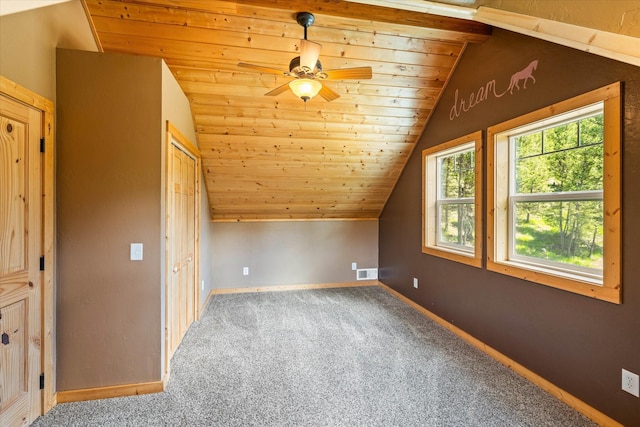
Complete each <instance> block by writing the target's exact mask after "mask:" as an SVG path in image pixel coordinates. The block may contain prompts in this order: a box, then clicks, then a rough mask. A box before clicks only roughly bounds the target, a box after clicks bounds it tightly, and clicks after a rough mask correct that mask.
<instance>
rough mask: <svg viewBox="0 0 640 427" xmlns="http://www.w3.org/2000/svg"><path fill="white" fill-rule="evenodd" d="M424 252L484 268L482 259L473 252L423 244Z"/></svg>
mask: <svg viewBox="0 0 640 427" xmlns="http://www.w3.org/2000/svg"><path fill="white" fill-rule="evenodd" d="M422 252H423V253H425V254H428V255H433V256H437V257H440V258H445V259H448V260H450V261H455V262H459V263H462V264H467V265H471V266H473V267H477V268H482V259H481V258H480V257H477V256H475V255H474V254H473V253H471V252H465V251H456V250H455V249H452V248H447V247H442V246H423V247H422Z"/></svg>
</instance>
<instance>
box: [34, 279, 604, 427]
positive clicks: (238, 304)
mask: <svg viewBox="0 0 640 427" xmlns="http://www.w3.org/2000/svg"><path fill="white" fill-rule="evenodd" d="M171 366H172V368H171V378H170V381H169V384H168V386H167V390H166V391H165V392H163V393H158V394H152V395H144V396H132V397H124V398H114V399H104V400H98V401H89V402H77V403H66V404H60V405H58V406H56V407H55V408H54V409H53V410H52V411H50V412H49V413H48V414H47V415H45V416H44V417H40V418H39V419H38V420H36V422H35V424H34V426H509V427H512V426H536V427H537V426H572V427H573V426H593V425H595V424H594V423H592V422H591V421H589V420H588V419H587V418H585V417H584V416H582V415H581V414H579V413H578V412H576V411H574V410H573V409H571V408H569V407H568V406H566V405H565V404H563V403H562V402H560V401H558V400H557V399H555V398H553V397H551V396H550V395H548V394H547V393H545V392H544V391H542V390H541V389H539V388H537V387H536V386H534V385H532V384H531V383H529V382H528V381H527V380H525V379H523V378H521V377H520V376H518V375H517V374H515V373H513V372H512V371H511V370H509V369H508V368H506V367H504V366H502V365H501V364H499V363H498V362H496V361H494V360H493V359H491V358H490V357H489V356H487V355H485V354H484V353H482V352H480V351H478V350H477V349H475V348H473V347H472V346H470V345H468V344H467V343H465V342H463V341H461V340H460V339H459V338H457V337H456V336H455V335H453V334H452V333H450V332H449V331H447V330H446V329H444V328H442V327H441V326H439V325H438V324H436V323H434V322H432V321H431V320H429V319H427V318H425V317H424V316H423V315H421V314H419V313H418V312H416V311H415V310H413V309H412V308H410V307H408V306H407V305H406V304H404V303H402V302H401V301H399V300H397V299H396V298H394V297H393V296H391V295H389V294H388V293H387V292H386V291H384V290H383V289H381V288H379V287H359V288H340V289H321V290H304V291H287V292H265V293H245V294H230V295H218V296H215V297H213V298H212V300H211V302H210V304H209V306H208V308H207V310H206V312H205V313H204V314H203V316H202V319H201V320H200V321H199V322H197V323H195V324H194V325H193V326H192V327H191V329H190V330H189V331H188V333H187V335H186V336H185V339H184V341H183V343H182V345H181V346H180V348H179V349H178V350H177V351H176V353H175V355H174V357H173V359H172V362H171Z"/></svg>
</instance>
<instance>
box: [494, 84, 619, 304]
mask: <svg viewBox="0 0 640 427" xmlns="http://www.w3.org/2000/svg"><path fill="white" fill-rule="evenodd" d="M489 137H490V140H491V141H492V143H491V144H490V149H489V156H490V160H489V161H490V165H491V166H490V169H491V170H490V171H489V176H488V184H489V194H488V203H487V210H488V215H487V218H488V219H489V223H488V227H487V236H488V242H489V245H488V248H487V251H488V254H487V255H488V259H487V268H488V269H489V270H493V271H498V272H501V273H505V274H510V275H513V276H516V277H520V278H523V279H526V280H530V281H534V282H538V283H542V284H545V285H550V286H554V287H558V288H562V289H565V290H570V291H574V292H577V293H581V294H585V295H590V296H594V297H596V298H601V299H604V300H608V301H611V302H619V299H620V272H619V268H620V267H619V265H620V261H619V258H620V157H619V155H620V154H619V153H620V97H619V85H610V86H607V87H605V88H602V89H599V90H596V91H593V92H590V93H588V94H585V95H582V96H579V97H576V98H572V99H571V100H568V101H565V102H563V103H559V104H556V105H553V106H551V107H549V108H545V109H543V110H539V111H536V112H534V113H531V114H528V115H525V116H522V117H519V118H517V119H514V120H512V121H509V122H506V123H503V124H500V125H497V126H494V127H491V128H490V129H489Z"/></svg>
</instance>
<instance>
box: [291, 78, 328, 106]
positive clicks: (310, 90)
mask: <svg viewBox="0 0 640 427" xmlns="http://www.w3.org/2000/svg"><path fill="white" fill-rule="evenodd" d="M289 87H290V88H291V92H293V93H294V94H295V95H296V96H297V97H298V98H300V99H302V100H303V101H304V102H307V101H308V100H310V99H311V98H313V97H314V96H316V95H317V94H318V92H320V89H322V83H320V82H319V81H317V80H312V79H296V80H292V81H291V82H289Z"/></svg>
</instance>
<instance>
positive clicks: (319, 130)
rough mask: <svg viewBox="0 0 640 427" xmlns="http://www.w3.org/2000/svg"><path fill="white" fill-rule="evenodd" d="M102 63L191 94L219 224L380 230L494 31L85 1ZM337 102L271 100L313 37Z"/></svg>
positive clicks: (360, 10)
mask: <svg viewBox="0 0 640 427" xmlns="http://www.w3.org/2000/svg"><path fill="white" fill-rule="evenodd" d="M86 5H87V10H88V13H89V14H90V18H91V21H92V25H93V26H94V28H95V33H96V38H97V39H98V42H99V44H100V45H101V47H102V49H103V50H104V51H105V52H124V53H129V54H137V55H146V56H154V57H161V58H163V59H164V60H165V62H166V63H167V65H168V66H169V68H170V69H171V71H172V73H173V75H174V76H175V77H176V79H177V80H178V82H179V84H180V86H181V87H182V89H183V90H184V92H185V94H186V95H187V97H188V99H189V102H190V104H191V111H192V115H193V120H194V124H195V127H196V131H197V144H198V146H199V147H200V150H201V154H202V164H203V170H204V177H205V183H206V188H207V192H208V200H209V206H210V213H211V219H212V220H219V221H238V220H258V219H317V218H349V219H360V218H377V217H378V216H379V214H380V212H381V210H382V208H383V207H384V204H385V202H386V200H387V198H388V197H389V195H390V194H391V191H392V190H393V187H394V185H395V183H396V181H397V179H398V177H399V175H400V173H401V171H402V168H403V167H404V165H405V163H406V161H407V159H408V157H409V155H410V153H411V152H412V150H413V148H414V147H415V145H416V142H417V140H418V138H419V137H420V135H421V133H422V131H423V129H424V127H425V124H426V122H427V120H428V119H429V115H430V113H431V111H432V109H433V108H434V106H435V104H436V102H437V100H438V97H439V96H440V93H441V92H442V90H443V88H444V87H445V85H446V82H447V79H448V78H449V77H450V75H451V73H452V71H453V69H454V67H455V65H456V62H457V60H458V58H459V57H460V55H461V54H462V51H463V50H464V47H465V45H466V43H469V42H471V43H475V42H482V41H484V40H486V39H487V38H488V37H489V34H490V27H488V26H486V25H484V24H480V23H478V22H472V21H467V20H459V19H455V18H448V17H443V16H436V15H429V14H424V13H418V12H411V11H405V10H397V9H393V8H384V7H380V6H371V5H365V4H359V3H351V2H347V1H342V0H331V1H327V0H312V1H299V0H271V1H269V0H244V1H239V2H226V1H215V0H213V1H210V0H184V1H176V0H155V1H151V0H149V1H144V0H128V1H116V0H86ZM301 11H309V12H312V13H313V14H314V15H315V19H316V22H315V23H314V24H313V25H312V26H311V27H310V28H309V29H308V38H309V40H312V41H314V42H317V43H320V44H321V45H322V50H321V53H320V61H321V62H322V66H323V68H324V69H325V70H333V69H341V68H350V67H367V66H368V67H371V68H372V72H373V77H372V78H371V79H370V80H344V81H336V80H334V81H326V82H324V81H323V84H326V85H327V86H328V87H329V88H330V89H332V90H333V91H335V92H337V93H338V94H340V98H338V99H336V100H334V101H332V102H328V101H326V100H325V99H323V98H322V97H320V96H316V97H314V98H312V99H311V100H310V101H308V102H307V103H306V105H305V103H304V102H303V101H302V100H300V99H299V98H296V97H295V95H293V93H291V92H290V91H289V90H287V91H285V92H284V93H282V94H280V95H278V96H265V93H267V92H269V91H270V90H272V89H274V88H276V87H278V86H280V85H282V84H285V83H287V82H288V81H290V80H291V77H286V76H284V75H276V74H273V73H260V72H256V71H253V70H251V69H247V68H241V67H238V63H240V62H249V63H253V64H258V65H262V66H265V67H268V68H275V69H278V70H283V71H288V69H289V61H290V60H291V59H292V58H293V57H295V56H298V55H299V50H300V39H301V38H303V32H304V30H303V28H302V27H301V26H300V25H298V24H297V23H296V13H297V12H301Z"/></svg>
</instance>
